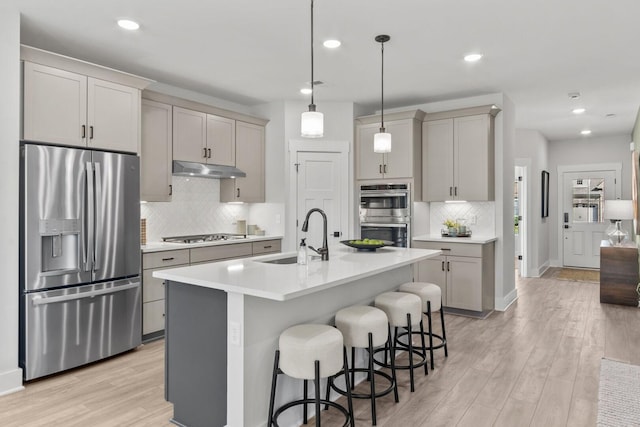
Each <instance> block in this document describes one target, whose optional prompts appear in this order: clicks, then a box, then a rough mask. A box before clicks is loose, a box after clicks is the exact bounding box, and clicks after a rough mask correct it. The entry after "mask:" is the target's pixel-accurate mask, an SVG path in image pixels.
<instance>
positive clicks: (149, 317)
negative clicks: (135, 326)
mask: <svg viewBox="0 0 640 427" xmlns="http://www.w3.org/2000/svg"><path fill="white" fill-rule="evenodd" d="M163 329H164V299H161V300H158V301H151V302H145V303H143V304H142V335H147V334H150V333H152V332H158V331H161V330H163Z"/></svg>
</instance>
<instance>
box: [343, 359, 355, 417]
mask: <svg viewBox="0 0 640 427" xmlns="http://www.w3.org/2000/svg"><path fill="white" fill-rule="evenodd" d="M342 357H343V358H344V362H343V364H344V368H343V369H344V370H345V373H346V372H347V369H349V365H348V364H347V349H346V347H343V350H342ZM344 381H345V387H344V388H345V389H346V390H347V403H348V406H349V418H350V419H351V423H350V424H351V427H355V425H356V421H355V416H354V415H353V399H352V398H351V387H352V385H351V384H349V382H350V381H349V375H346V374H345V376H344Z"/></svg>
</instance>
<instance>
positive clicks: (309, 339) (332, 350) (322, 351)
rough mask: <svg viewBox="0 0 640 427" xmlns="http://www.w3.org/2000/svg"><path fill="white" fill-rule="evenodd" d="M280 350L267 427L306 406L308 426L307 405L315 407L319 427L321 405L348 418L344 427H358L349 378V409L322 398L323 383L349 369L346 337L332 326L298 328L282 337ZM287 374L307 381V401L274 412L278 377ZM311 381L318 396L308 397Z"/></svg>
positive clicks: (275, 367) (305, 383)
mask: <svg viewBox="0 0 640 427" xmlns="http://www.w3.org/2000/svg"><path fill="white" fill-rule="evenodd" d="M278 347H279V349H278V350H276V354H275V360H274V363H273V375H272V379H271V398H270V400H269V420H268V422H267V425H269V426H272V425H273V426H276V427H277V426H278V417H279V416H280V415H281V414H282V413H283V412H284V411H286V410H287V409H289V408H291V407H293V406H298V405H302V408H303V418H304V423H305V424H307V405H308V404H311V403H313V404H315V409H316V415H315V417H316V427H320V425H321V424H320V405H321V404H324V405H326V406H331V407H333V408H336V409H338V410H339V411H340V412H342V413H343V414H344V415H345V419H346V421H345V423H344V425H343V427H346V426H348V425H351V427H353V426H354V425H355V420H354V416H353V403H352V400H351V385H350V383H349V376H348V375H346V376H345V381H346V385H347V402H348V408H345V407H344V406H341V405H339V404H337V403H335V402H331V401H329V400H328V399H327V400H324V399H321V398H320V379H321V378H329V377H332V376H333V375H336V374H337V373H339V372H341V371H345V372H346V370H347V369H348V365H347V351H346V349H345V347H344V345H343V339H342V334H341V333H340V331H339V330H337V329H336V328H334V327H332V326H329V325H297V326H292V327H290V328H288V329H286V330H285V331H284V332H282V333H281V334H280V339H279V344H278ZM279 374H285V375H287V376H289V377H292V378H297V379H301V380H304V385H303V387H304V390H303V392H304V397H303V399H300V400H295V401H293V402H289V403H286V404H284V405H282V406H281V407H280V408H278V409H277V410H276V411H275V412H274V410H273V409H274V408H273V407H274V404H275V397H276V384H277V381H278V375H279ZM308 380H313V381H314V383H315V396H314V398H313V399H309V398H308V397H307V385H308V384H307V383H308Z"/></svg>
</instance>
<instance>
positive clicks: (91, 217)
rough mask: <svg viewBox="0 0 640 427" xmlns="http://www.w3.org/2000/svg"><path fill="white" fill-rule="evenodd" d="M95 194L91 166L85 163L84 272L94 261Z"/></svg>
mask: <svg viewBox="0 0 640 427" xmlns="http://www.w3.org/2000/svg"><path fill="white" fill-rule="evenodd" d="M94 199H95V193H94V188H93V164H92V163H91V162H87V211H88V212H87V245H86V247H85V250H86V253H87V255H86V260H87V262H86V263H85V271H91V269H92V268H93V259H94V254H93V250H94V244H95V240H94V231H95V212H94V211H95V202H94Z"/></svg>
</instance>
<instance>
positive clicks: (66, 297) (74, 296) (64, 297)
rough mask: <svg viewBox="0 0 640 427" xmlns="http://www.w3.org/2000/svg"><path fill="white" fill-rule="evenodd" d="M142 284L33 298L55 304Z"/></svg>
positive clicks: (110, 292) (43, 303)
mask: <svg viewBox="0 0 640 427" xmlns="http://www.w3.org/2000/svg"><path fill="white" fill-rule="evenodd" d="M138 286H140V282H135V283H129V284H127V285H121V286H116V287H113V288H106V289H99V290H97V291H90V292H82V293H78V294H71V295H61V296H59V297H41V296H39V295H36V296H34V297H33V299H32V303H33V305H36V306H37V305H45V304H53V303H56V302H66V301H74V300H78V299H82V298H93V297H97V296H100V295H107V294H113V293H116V292H121V291H126V290H127V289H133V288H136V287H138Z"/></svg>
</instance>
